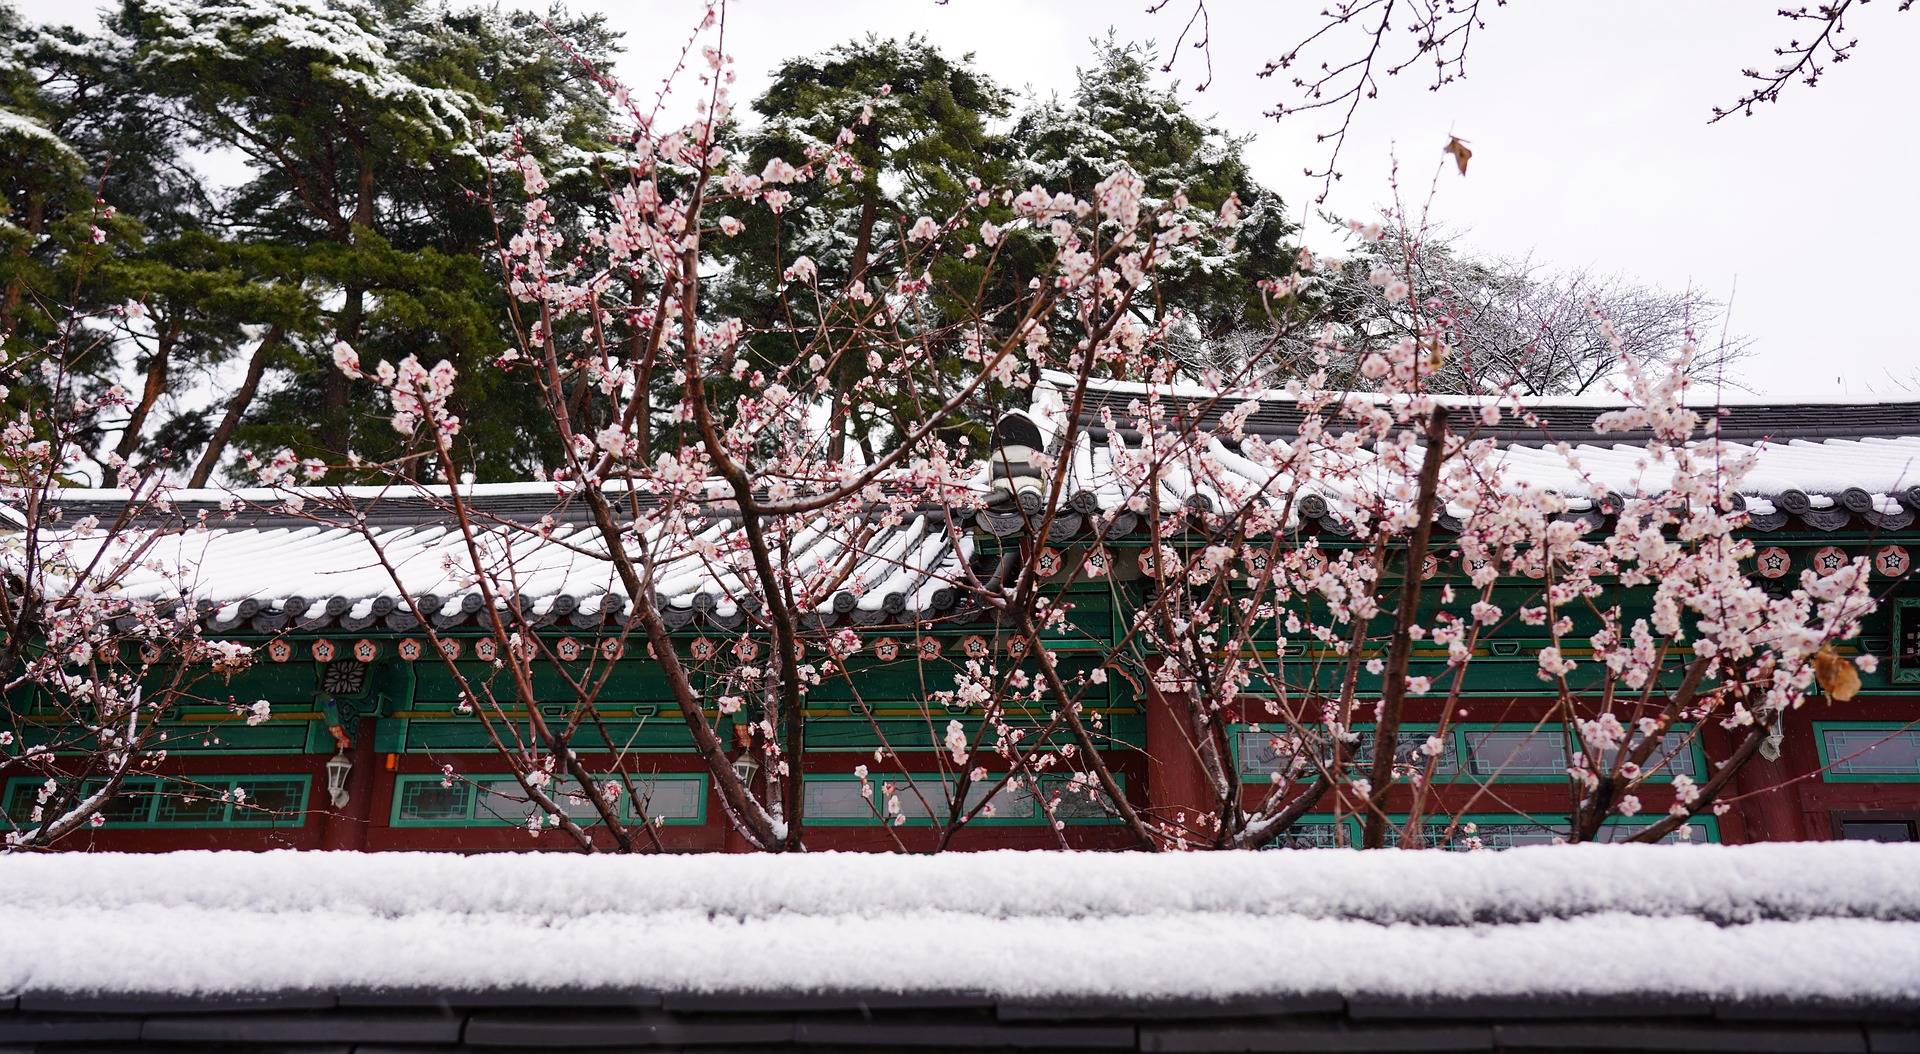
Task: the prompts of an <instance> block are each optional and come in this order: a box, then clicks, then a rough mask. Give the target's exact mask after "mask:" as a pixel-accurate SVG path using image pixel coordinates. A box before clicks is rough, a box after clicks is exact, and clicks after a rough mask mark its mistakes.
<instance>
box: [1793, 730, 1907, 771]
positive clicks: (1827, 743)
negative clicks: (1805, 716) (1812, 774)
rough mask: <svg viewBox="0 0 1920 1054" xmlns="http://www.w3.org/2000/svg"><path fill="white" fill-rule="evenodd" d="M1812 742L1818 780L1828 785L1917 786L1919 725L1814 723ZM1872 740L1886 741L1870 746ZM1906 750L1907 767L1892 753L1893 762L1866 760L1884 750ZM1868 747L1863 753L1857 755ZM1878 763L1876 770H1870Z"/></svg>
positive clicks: (1874, 768) (1872, 743) (1873, 741)
mask: <svg viewBox="0 0 1920 1054" xmlns="http://www.w3.org/2000/svg"><path fill="white" fill-rule="evenodd" d="M1813 738H1814V742H1815V743H1817V744H1818V745H1819V747H1820V770H1821V771H1820V778H1821V779H1822V780H1824V781H1826V782H1828V783H1920V723H1915V722H1902V721H1815V722H1814V723H1813ZM1876 740H1886V742H1884V743H1879V744H1878V745H1874V744H1875V741H1876ZM1909 746H1910V748H1911V749H1912V750H1913V751H1914V754H1915V760H1914V762H1913V763H1912V765H1911V767H1906V765H1905V764H1904V763H1903V762H1902V761H1901V760H1900V759H1899V757H1898V754H1897V753H1895V754H1893V760H1888V761H1882V762H1878V763H1874V762H1871V761H1870V760H1869V759H1870V758H1871V757H1872V756H1873V754H1875V753H1879V752H1880V751H1881V750H1884V749H1886V748H1887V747H1893V748H1895V750H1896V751H1903V750H1906V749H1908V748H1909ZM1862 748H1868V752H1867V753H1866V754H1863V755H1860V756H1858V757H1853V758H1852V759H1851V760H1848V757H1849V755H1855V754H1859V753H1860V751H1861V750H1862ZM1874 764H1878V765H1879V766H1880V767H1870V766H1872V765H1874Z"/></svg>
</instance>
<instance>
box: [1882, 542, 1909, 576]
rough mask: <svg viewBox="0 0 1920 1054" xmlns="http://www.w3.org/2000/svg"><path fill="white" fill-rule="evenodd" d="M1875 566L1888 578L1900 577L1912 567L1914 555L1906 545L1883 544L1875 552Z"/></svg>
mask: <svg viewBox="0 0 1920 1054" xmlns="http://www.w3.org/2000/svg"><path fill="white" fill-rule="evenodd" d="M1873 567H1874V570H1876V571H1879V572H1880V573H1881V574H1883V575H1886V576H1887V577H1888V578H1899V577H1900V576H1901V575H1904V574H1906V573H1907V572H1908V571H1909V570H1911V569H1912V567H1913V557H1911V556H1909V555H1908V554H1907V550H1906V548H1905V547H1904V546H1899V545H1883V546H1881V547H1880V551H1879V552H1876V553H1874V554H1873Z"/></svg>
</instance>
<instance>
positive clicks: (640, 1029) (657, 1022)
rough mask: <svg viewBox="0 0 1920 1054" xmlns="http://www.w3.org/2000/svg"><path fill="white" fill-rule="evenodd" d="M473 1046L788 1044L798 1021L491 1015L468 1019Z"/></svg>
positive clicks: (468, 1036) (643, 1015)
mask: <svg viewBox="0 0 1920 1054" xmlns="http://www.w3.org/2000/svg"><path fill="white" fill-rule="evenodd" d="M465 1039H466V1043H467V1045H468V1046H473V1047H503V1046H505V1047H512V1046H532V1047H549V1048H578V1047H603V1046H621V1045H627V1044H645V1045H652V1046H659V1045H667V1044H680V1045H686V1046H709V1045H714V1044H723V1043H735V1044H746V1043H787V1042H790V1041H792V1039H793V1023H792V1022H791V1021H789V1020H787V1019H785V1018H760V1019H755V1018H751V1017H746V1016H744V1015H725V1016H711V1017H679V1016H675V1015H672V1014H663V1013H638V1014H633V1013H618V1012H598V1011H591V1010H584V1011H578V1012H573V1013H559V1014H555V1013H544V1012H540V1011H534V1010H526V1011H486V1012H480V1013H475V1014H474V1015H473V1016H472V1017H471V1018H469V1019H468V1021H467V1030H466V1033H465Z"/></svg>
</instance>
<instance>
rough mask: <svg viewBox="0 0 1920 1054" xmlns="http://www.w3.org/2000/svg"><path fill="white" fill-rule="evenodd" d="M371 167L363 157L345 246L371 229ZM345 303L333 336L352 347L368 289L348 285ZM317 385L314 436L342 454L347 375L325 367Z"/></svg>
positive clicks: (345, 442) (353, 283)
mask: <svg viewBox="0 0 1920 1054" xmlns="http://www.w3.org/2000/svg"><path fill="white" fill-rule="evenodd" d="M373 197H374V195H373V166H372V164H370V163H369V162H368V161H367V160H366V158H365V155H364V154H363V155H362V157H361V161H360V177H359V189H358V191H357V193H356V195H355V198H354V207H353V226H352V227H351V228H350V229H349V230H348V231H347V244H349V245H358V244H359V242H360V232H361V231H363V230H368V231H370V230H372V229H373ZM345 294H346V295H345V298H344V303H342V305H341V307H340V314H339V315H338V316H336V319H335V323H334V327H333V332H334V337H335V339H337V340H344V341H346V342H347V343H348V344H352V343H354V342H356V341H358V340H359V339H360V327H361V325H362V323H363V322H364V321H365V319H366V313H367V287H366V286H365V285H363V284H361V283H360V282H359V281H358V280H354V281H351V282H349V283H347V286H346V289H345ZM321 377H322V380H321V382H320V429H319V433H318V435H316V436H315V438H316V440H317V441H318V442H319V444H320V446H321V447H322V448H323V449H325V450H327V451H328V452H330V453H334V454H344V453H345V452H346V449H347V447H348V446H349V445H350V436H349V434H348V433H349V429H348V422H347V401H348V398H349V397H350V396H351V395H352V394H353V389H352V387H351V386H350V385H349V383H348V380H347V375H346V374H344V373H341V372H340V371H339V370H336V369H334V368H333V367H332V364H331V363H329V364H327V368H326V369H325V370H324V371H323V372H322V374H321Z"/></svg>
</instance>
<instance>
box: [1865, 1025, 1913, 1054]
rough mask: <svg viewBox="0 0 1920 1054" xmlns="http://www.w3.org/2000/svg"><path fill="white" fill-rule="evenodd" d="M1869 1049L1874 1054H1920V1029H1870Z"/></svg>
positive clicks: (1868, 1035)
mask: <svg viewBox="0 0 1920 1054" xmlns="http://www.w3.org/2000/svg"><path fill="white" fill-rule="evenodd" d="M1867 1049H1868V1050H1870V1051H1872V1052H1873V1054H1920V1028H1868V1029H1867Z"/></svg>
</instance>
